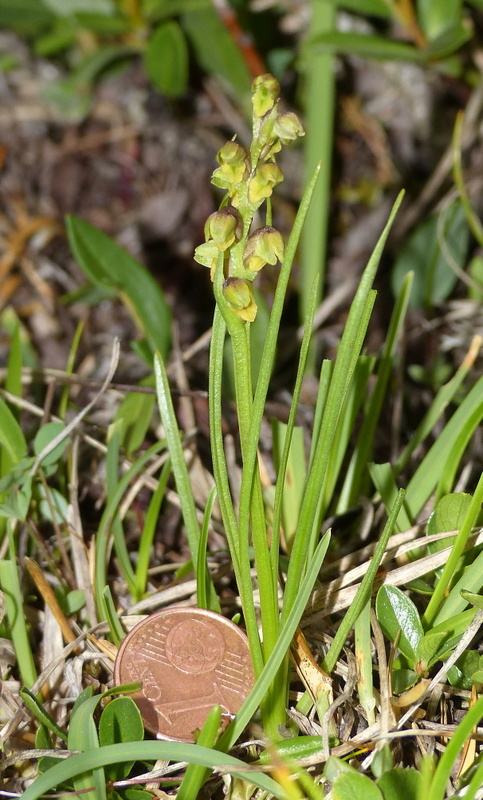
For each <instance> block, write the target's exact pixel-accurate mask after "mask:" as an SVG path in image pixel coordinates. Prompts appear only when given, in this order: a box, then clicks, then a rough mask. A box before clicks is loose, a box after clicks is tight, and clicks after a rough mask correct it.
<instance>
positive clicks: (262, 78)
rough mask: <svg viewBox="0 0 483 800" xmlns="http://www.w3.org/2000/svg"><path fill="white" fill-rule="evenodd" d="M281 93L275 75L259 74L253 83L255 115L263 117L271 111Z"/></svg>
mask: <svg viewBox="0 0 483 800" xmlns="http://www.w3.org/2000/svg"><path fill="white" fill-rule="evenodd" d="M279 94H280V84H279V82H278V81H277V79H276V78H274V77H273V75H270V73H267V74H266V75H259V76H258V78H255V80H254V81H253V83H252V104H253V115H254V116H255V117H263V116H265V114H266V113H267V111H271V110H272V108H273V107H274V105H275V101H276V99H277V98H278V96H279Z"/></svg>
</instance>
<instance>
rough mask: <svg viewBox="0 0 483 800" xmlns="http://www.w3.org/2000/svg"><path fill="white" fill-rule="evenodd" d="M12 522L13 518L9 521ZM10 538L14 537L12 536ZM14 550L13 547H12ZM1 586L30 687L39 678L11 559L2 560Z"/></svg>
mask: <svg viewBox="0 0 483 800" xmlns="http://www.w3.org/2000/svg"><path fill="white" fill-rule="evenodd" d="M9 522H10V523H11V522H12V521H11V520H10V521H9ZM10 538H13V537H12V536H11V537H10ZM10 550H11V551H13V548H12V547H11V548H10ZM0 588H1V589H2V592H3V597H4V603H5V610H6V616H7V621H8V626H9V628H10V632H11V635H12V641H13V646H14V648H15V654H16V656H17V664H18V668H19V670H20V676H21V679H22V683H23V684H25V686H27V687H28V688H30V687H31V686H33V684H34V683H35V681H36V680H37V672H36V669H35V663H34V658H33V655H32V649H31V646H30V638H29V633H28V630H27V623H26V619H25V614H24V610H23V602H22V591H21V588H20V580H19V577H18V572H17V566H16V563H15V562H14V561H13V560H11V559H2V560H0Z"/></svg>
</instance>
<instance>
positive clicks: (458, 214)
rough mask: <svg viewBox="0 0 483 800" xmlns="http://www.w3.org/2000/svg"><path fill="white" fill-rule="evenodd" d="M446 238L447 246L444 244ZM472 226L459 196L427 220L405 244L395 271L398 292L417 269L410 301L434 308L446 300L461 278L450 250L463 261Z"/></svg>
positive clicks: (459, 262) (395, 290)
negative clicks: (458, 198)
mask: <svg viewBox="0 0 483 800" xmlns="http://www.w3.org/2000/svg"><path fill="white" fill-rule="evenodd" d="M442 240H443V241H444V245H445V248H444V249H443V248H442ZM468 241H469V228H468V223H467V220H466V214H465V211H464V208H463V204H462V203H461V201H460V200H455V201H454V202H453V203H452V204H451V205H450V206H449V207H448V208H447V209H446V211H445V212H442V215H441V214H438V215H436V214H435V215H433V216H432V217H430V218H429V219H428V220H425V221H424V222H423V223H422V224H421V225H420V226H419V227H418V228H416V230H415V232H414V233H413V234H412V235H411V236H410V237H409V239H408V240H407V242H406V244H405V245H404V246H403V248H402V250H401V252H400V254H399V256H398V258H397V260H396V262H395V264H394V267H393V271H392V279H391V283H392V288H393V292H394V294H395V296H396V297H397V296H398V295H399V292H400V291H401V290H402V286H403V281H404V279H405V277H406V275H407V273H408V272H414V283H413V290H412V293H411V297H410V301H409V303H410V305H411V306H412V307H414V308H425V309H427V308H431V307H432V306H433V305H434V304H435V303H438V302H441V301H442V300H445V299H446V298H447V297H448V295H449V294H450V292H451V291H452V289H453V287H454V286H455V284H456V281H457V280H458V277H457V274H456V272H455V270H454V269H453V267H452V264H450V263H449V261H448V256H447V253H448V252H449V253H450V254H451V258H452V259H453V260H454V261H455V262H456V263H457V264H458V265H461V264H462V262H463V260H464V257H465V254H466V251H467V249H468Z"/></svg>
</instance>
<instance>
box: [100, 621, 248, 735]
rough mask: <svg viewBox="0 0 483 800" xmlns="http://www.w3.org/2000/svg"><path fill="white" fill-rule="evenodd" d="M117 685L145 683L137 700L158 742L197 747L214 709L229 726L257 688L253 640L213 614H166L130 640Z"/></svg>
mask: <svg viewBox="0 0 483 800" xmlns="http://www.w3.org/2000/svg"><path fill="white" fill-rule="evenodd" d="M114 681H115V683H116V684H122V683H130V682H132V681H139V682H141V684H142V690H141V691H140V692H137V693H136V694H133V695H132V697H133V699H134V700H135V702H136V703H137V705H138V707H139V710H140V712H141V715H142V717H143V720H144V724H145V726H146V728H147V729H148V730H150V731H151V732H152V733H154V734H155V735H156V736H157V737H158V738H160V739H177V740H179V741H184V742H192V741H194V737H193V732H194V731H196V730H197V729H199V728H201V727H202V726H203V723H204V722H205V720H206V717H207V715H208V713H209V711H210V710H211V708H213V706H214V705H220V706H221V710H222V714H223V715H225V720H226V721H228V720H229V719H230V718H231V717H232V716H233V715H234V714H236V712H237V711H238V709H239V708H240V706H241V704H242V703H243V701H244V700H245V698H246V696H247V695H248V693H249V691H250V689H251V688H252V686H253V683H254V677H253V669H252V663H251V656H250V650H249V647H248V640H247V638H246V636H245V634H244V633H243V632H242V631H241V630H240V629H239V628H238V627H237V626H236V625H234V624H233V623H232V622H230V621H229V620H227V619H225V617H222V616H221V615H220V614H215V613H214V612H212V611H206V610H205V609H199V608H194V609H193V608H170V609H165V610H163V611H159V612H157V613H156V614H152V615H151V616H149V617H148V618H147V619H145V620H143V621H142V622H140V623H138V625H136V627H135V628H133V630H132V631H131V632H130V633H129V634H128V635H127V636H126V638H125V639H124V641H123V643H122V645H121V648H120V650H119V652H118V655H117V658H116V663H115V667H114Z"/></svg>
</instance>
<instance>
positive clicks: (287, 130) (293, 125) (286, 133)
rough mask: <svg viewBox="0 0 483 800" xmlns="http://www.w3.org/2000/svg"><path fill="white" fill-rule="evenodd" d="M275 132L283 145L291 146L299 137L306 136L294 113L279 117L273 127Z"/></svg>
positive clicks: (289, 112) (290, 112) (288, 112)
mask: <svg viewBox="0 0 483 800" xmlns="http://www.w3.org/2000/svg"><path fill="white" fill-rule="evenodd" d="M273 132H274V134H275V135H276V136H278V138H279V139H280V141H281V142H282V144H289V143H290V142H293V141H295V139H297V137H298V136H305V131H304V129H303V127H302V123H301V122H300V120H299V118H298V116H297V114H294V112H293V111H287V113H286V114H279V115H278V117H277V118H276V120H275V122H274V125H273Z"/></svg>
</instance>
